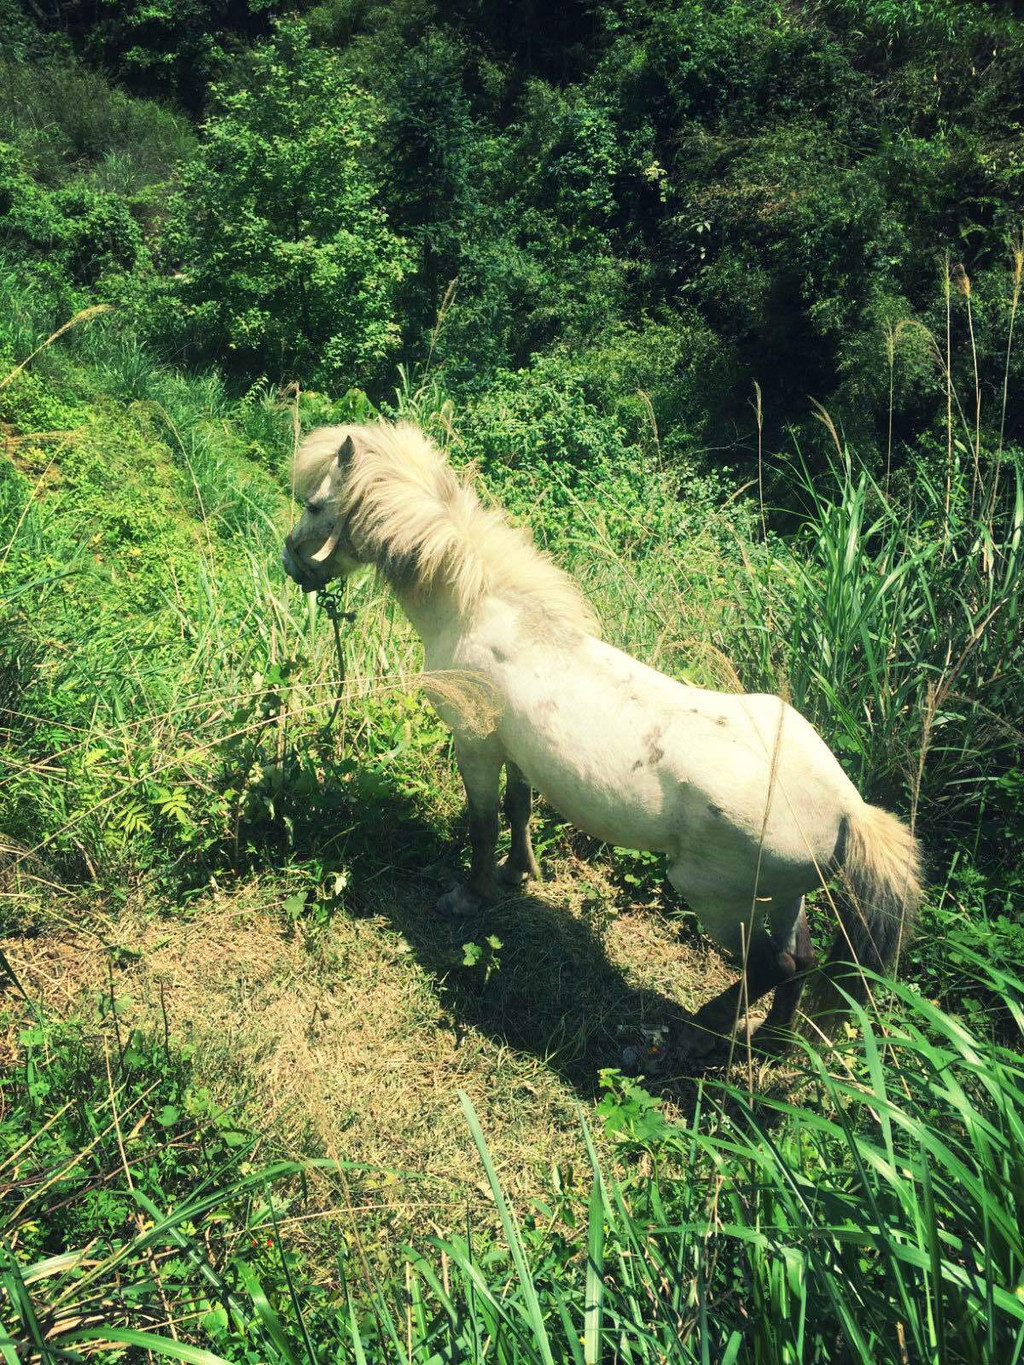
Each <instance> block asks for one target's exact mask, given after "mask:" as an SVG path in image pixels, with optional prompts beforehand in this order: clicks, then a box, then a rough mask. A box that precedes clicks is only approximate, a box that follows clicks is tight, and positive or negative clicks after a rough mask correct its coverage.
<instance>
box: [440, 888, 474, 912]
mask: <svg viewBox="0 0 1024 1365" xmlns="http://www.w3.org/2000/svg"><path fill="white" fill-rule="evenodd" d="M483 904H484V898H483V896H480V895H478V894H477V893H476V892H475V891H470V889H469V887H468V886H455V887H452V889H451V891H446V892H445V894H444V895H443V896H438V898H437V902H436V904H435V909H436V910H437V913H438V914H439V915H442V916H444V918H445V919H462V918H463V917H465V916H466V915H475V914H476V913H477V912H478V911H479V910H480V909H482V907H483Z"/></svg>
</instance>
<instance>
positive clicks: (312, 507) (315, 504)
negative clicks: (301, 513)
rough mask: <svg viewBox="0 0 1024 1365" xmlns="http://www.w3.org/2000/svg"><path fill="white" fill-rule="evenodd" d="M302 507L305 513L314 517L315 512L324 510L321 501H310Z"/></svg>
mask: <svg viewBox="0 0 1024 1365" xmlns="http://www.w3.org/2000/svg"><path fill="white" fill-rule="evenodd" d="M303 507H305V509H306V511H307V512H310V513H312V515H313V516H316V514H317V512H322V511H323V510H324V504H323V499H319V500H317V499H311V500H310V501H309V502H306V503H303Z"/></svg>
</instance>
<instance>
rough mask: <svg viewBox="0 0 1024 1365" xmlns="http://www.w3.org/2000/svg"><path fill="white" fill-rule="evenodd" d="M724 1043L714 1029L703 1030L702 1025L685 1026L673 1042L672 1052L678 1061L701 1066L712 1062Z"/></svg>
mask: <svg viewBox="0 0 1024 1365" xmlns="http://www.w3.org/2000/svg"><path fill="white" fill-rule="evenodd" d="M723 1042H724V1040H723V1038H722V1037H721V1036H720V1035H719V1034H717V1033H716V1032H715V1031H714V1030H713V1029H709V1028H702V1027H701V1025H700V1024H684V1025H683V1027H682V1028H681V1029H680V1030H679V1033H678V1034H677V1035H676V1037H675V1038H674V1039H673V1040H672V1051H673V1053H674V1054H675V1057H676V1058H677V1060H678V1061H680V1062H684V1063H686V1064H688V1065H696V1066H699V1065H701V1064H702V1063H704V1062H708V1061H710V1060H711V1058H712V1057H713V1056H714V1054H715V1053H716V1052H717V1051H718V1050H719V1048H721V1047H722V1045H723Z"/></svg>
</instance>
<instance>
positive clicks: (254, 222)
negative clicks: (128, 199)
mask: <svg viewBox="0 0 1024 1365" xmlns="http://www.w3.org/2000/svg"><path fill="white" fill-rule="evenodd" d="M378 122H379V114H378V113H377V112H376V110H375V107H374V104H373V102H372V100H371V99H370V97H369V96H368V95H366V94H365V93H364V92H362V91H361V90H359V89H358V88H356V87H355V86H354V85H353V84H352V83H351V82H350V81H349V80H348V79H347V78H346V77H345V76H344V74H343V73H342V71H341V69H340V67H339V66H338V64H337V63H336V62H335V61H334V60H333V59H332V58H331V57H330V56H329V55H327V54H326V53H322V52H318V51H317V50H316V49H314V48H313V47H312V46H311V44H310V41H309V37H308V34H307V32H306V30H305V28H304V27H303V25H302V24H301V23H299V22H298V21H290V22H288V23H281V24H279V25H278V27H277V28H276V29H275V33H274V37H273V39H272V41H271V42H269V43H267V44H265V45H263V46H260V47H257V48H256V49H255V50H254V51H253V53H252V56H251V60H250V63H249V65H248V68H247V70H246V73H245V77H244V81H241V80H240V81H239V84H238V86H237V88H234V89H230V90H228V89H225V90H219V91H218V95H217V104H216V108H215V111H214V113H213V114H212V115H211V117H210V119H209V120H208V122H207V124H206V125H205V139H204V141H203V143H202V145H201V148H200V151H199V153H198V155H197V156H196V158H195V159H194V160H193V161H191V162H190V163H189V164H188V166H187V167H186V168H185V170H184V171H183V173H182V177H181V187H180V190H179V192H178V194H177V196H176V198H175V201H174V204H173V206H172V222H171V224H170V225H169V227H168V231H167V234H166V238H165V242H164V250H165V251H168V252H173V253H175V254H176V255H177V256H178V257H179V258H180V260H181V262H182V271H183V274H182V278H181V279H180V281H179V282H178V283H177V285H176V286H175V292H176V293H177V294H179V295H180V299H181V303H182V305H183V308H184V323H185V325H186V326H187V328H188V331H189V334H190V335H191V337H192V340H193V344H194V349H196V350H198V351H200V352H201V353H204V354H207V355H209V354H211V353H215V354H220V355H221V356H222V357H223V358H224V359H225V360H227V361H228V362H229V363H231V364H232V365H235V366H239V367H242V368H248V369H249V371H250V372H251V370H252V369H253V368H254V367H255V368H256V369H257V370H258V371H263V372H265V373H269V374H271V375H273V376H274V377H276V378H279V379H280V378H282V377H283V378H288V379H290V378H292V377H295V376H296V375H298V376H299V377H300V378H301V379H302V380H303V382H305V383H321V384H323V383H330V382H336V381H337V380H338V379H339V378H343V379H344V380H346V381H348V382H351V381H352V380H353V379H362V380H364V381H365V380H366V379H367V378H370V377H373V376H374V375H376V374H377V373H378V372H379V370H380V366H381V363H382V361H383V360H384V359H385V358H386V357H387V356H389V355H390V353H391V352H392V351H393V350H394V348H395V346H396V344H397V342H398V336H399V331H398V323H397V320H396V317H395V311H394V295H395V290H396V288H397V286H398V284H399V283H400V281H401V279H402V276H403V274H404V272H405V268H406V261H407V253H406V250H405V248H404V246H403V244H402V243H401V241H400V240H399V239H398V238H397V237H396V236H395V235H394V234H393V233H392V232H391V231H390V230H389V228H388V225H387V222H386V220H385V217H384V214H383V212H382V210H381V209H380V208H379V206H378V202H377V200H378V185H377V180H376V178H375V175H374V173H373V172H372V171H371V170H370V168H369V167H368V165H367V152H368V148H369V145H370V142H371V139H372V137H373V130H374V128H375V126H376V124H377V123H378Z"/></svg>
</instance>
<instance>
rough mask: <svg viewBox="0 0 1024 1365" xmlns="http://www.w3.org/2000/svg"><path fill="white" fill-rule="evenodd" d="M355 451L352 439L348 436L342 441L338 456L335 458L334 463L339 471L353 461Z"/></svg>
mask: <svg viewBox="0 0 1024 1365" xmlns="http://www.w3.org/2000/svg"><path fill="white" fill-rule="evenodd" d="M354 451H355V446H354V445H353V444H352V437H351V436H346V437H345V439H344V440H343V441H342V443H341V445H340V446H339V447H338V453H337V455H335V457H334V463H335V464H336V465H337V466H338V468H339V469H343V468H344V466H345V465H346V464H347V463H348V462H349V460H351V458H352V455H353V453H354Z"/></svg>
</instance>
